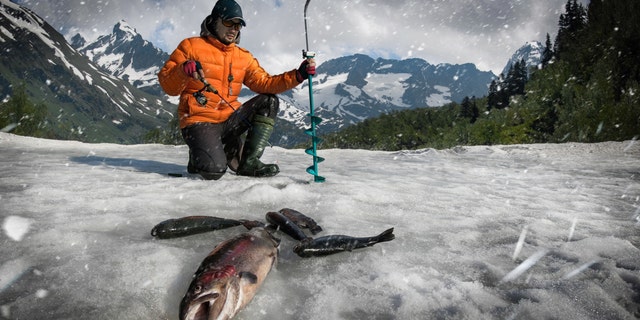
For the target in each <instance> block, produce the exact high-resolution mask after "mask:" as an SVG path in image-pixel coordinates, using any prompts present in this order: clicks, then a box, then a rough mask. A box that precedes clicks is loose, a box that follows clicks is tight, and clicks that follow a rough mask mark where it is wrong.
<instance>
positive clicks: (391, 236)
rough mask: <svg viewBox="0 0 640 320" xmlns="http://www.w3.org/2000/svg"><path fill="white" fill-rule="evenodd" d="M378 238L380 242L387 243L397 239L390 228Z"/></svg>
mask: <svg viewBox="0 0 640 320" xmlns="http://www.w3.org/2000/svg"><path fill="white" fill-rule="evenodd" d="M376 238H378V239H377V240H378V242H386V241H391V240H393V239H395V238H396V236H395V235H394V234H393V228H389V229H387V230H385V231H383V232H382V233H381V234H379V235H378V236H377V237H376Z"/></svg>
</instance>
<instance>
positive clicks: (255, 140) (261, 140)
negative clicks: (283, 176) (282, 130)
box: [236, 115, 280, 177]
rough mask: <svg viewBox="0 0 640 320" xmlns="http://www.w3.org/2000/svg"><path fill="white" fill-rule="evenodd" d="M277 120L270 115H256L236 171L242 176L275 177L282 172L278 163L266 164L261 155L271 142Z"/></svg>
mask: <svg viewBox="0 0 640 320" xmlns="http://www.w3.org/2000/svg"><path fill="white" fill-rule="evenodd" d="M274 124H275V120H274V119H271V118H269V117H265V116H261V115H255V116H254V117H253V121H252V122H251V128H250V129H249V133H248V134H247V140H246V141H245V143H244V147H243V150H242V157H241V158H240V165H239V166H238V171H237V172H236V173H237V174H238V175H241V176H250V177H273V176H275V175H277V174H278V173H279V172H280V168H278V165H277V164H264V163H262V162H261V161H260V157H261V156H262V153H263V152H264V148H265V147H266V146H267V144H269V137H270V136H271V133H273V125H274Z"/></svg>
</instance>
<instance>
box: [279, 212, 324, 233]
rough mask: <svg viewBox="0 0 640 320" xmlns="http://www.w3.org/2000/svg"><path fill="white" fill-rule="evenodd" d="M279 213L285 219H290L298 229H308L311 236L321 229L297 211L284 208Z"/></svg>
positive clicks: (313, 221)
mask: <svg viewBox="0 0 640 320" xmlns="http://www.w3.org/2000/svg"><path fill="white" fill-rule="evenodd" d="M279 212H280V213H282V214H283V215H284V216H285V217H287V218H289V219H291V221H293V222H295V223H296V224H297V225H298V226H299V227H300V228H307V229H309V231H311V234H313V235H316V234H318V233H319V232H320V231H322V228H321V227H320V226H319V225H318V224H317V223H316V221H315V220H313V219H311V218H309V217H307V216H306V215H304V214H303V213H301V212H299V211H297V210H293V209H289V208H284V209H281V210H280V211H279Z"/></svg>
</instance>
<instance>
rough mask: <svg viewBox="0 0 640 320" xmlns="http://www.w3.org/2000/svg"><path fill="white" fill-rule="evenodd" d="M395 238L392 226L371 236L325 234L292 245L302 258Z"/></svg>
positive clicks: (356, 247)
mask: <svg viewBox="0 0 640 320" xmlns="http://www.w3.org/2000/svg"><path fill="white" fill-rule="evenodd" d="M395 238H396V236H395V235H394V234H393V228H390V229H387V230H385V231H384V232H382V233H381V234H379V235H377V236H373V237H364V238H356V237H350V236H343V235H334V236H326V237H320V238H316V239H313V240H310V241H301V242H300V243H299V244H297V245H296V246H295V247H293V251H294V252H295V253H296V254H298V255H299V256H301V257H303V258H307V257H312V256H327V255H330V254H334V253H339V252H343V251H351V250H353V249H360V248H365V247H370V246H372V245H374V244H376V243H378V242H385V241H391V240H393V239H395Z"/></svg>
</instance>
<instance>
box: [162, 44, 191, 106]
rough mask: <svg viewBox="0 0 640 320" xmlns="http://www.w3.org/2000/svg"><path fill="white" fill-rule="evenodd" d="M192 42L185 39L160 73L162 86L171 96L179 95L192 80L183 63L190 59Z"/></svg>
mask: <svg viewBox="0 0 640 320" xmlns="http://www.w3.org/2000/svg"><path fill="white" fill-rule="evenodd" d="M190 52H191V44H190V42H189V41H188V40H183V41H182V42H180V44H179V45H178V48H176V50H174V51H173V53H171V56H170V57H169V60H167V62H165V64H164V66H163V67H162V69H161V70H160V72H159V73H158V81H159V82H160V86H161V87H162V89H163V90H164V92H166V93H167V94H168V95H170V96H177V95H180V93H182V91H183V90H184V89H185V88H186V86H187V83H188V82H189V81H190V80H192V79H191V78H190V77H189V76H188V75H187V74H185V73H184V71H182V64H183V63H184V62H185V61H187V60H189V53H190Z"/></svg>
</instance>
